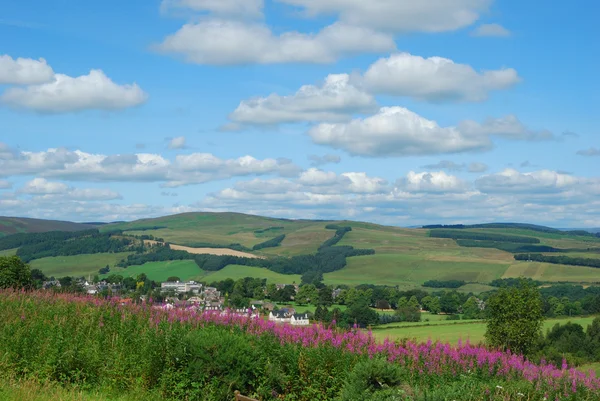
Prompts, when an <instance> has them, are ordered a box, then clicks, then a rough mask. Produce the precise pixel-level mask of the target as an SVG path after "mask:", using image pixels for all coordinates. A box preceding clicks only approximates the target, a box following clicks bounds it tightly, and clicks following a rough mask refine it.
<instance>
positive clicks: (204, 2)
mask: <svg viewBox="0 0 600 401" xmlns="http://www.w3.org/2000/svg"><path fill="white" fill-rule="evenodd" d="M263 7H264V0H163V1H162V3H161V8H162V9H163V10H166V9H170V8H183V9H189V10H193V11H203V12H210V13H213V14H217V15H224V16H239V17H245V18H256V17H260V16H262V10H263Z"/></svg>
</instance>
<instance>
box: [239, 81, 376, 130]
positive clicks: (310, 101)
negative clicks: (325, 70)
mask: <svg viewBox="0 0 600 401" xmlns="http://www.w3.org/2000/svg"><path fill="white" fill-rule="evenodd" d="M376 109H377V102H376V101H375V98H374V97H373V96H372V95H370V94H367V93H365V92H363V91H362V90H360V89H358V88H356V87H355V86H353V85H352V84H350V76H349V75H348V74H331V75H328V76H327V78H326V79H325V81H324V82H323V84H322V85H320V86H315V85H304V86H302V87H301V88H300V89H299V90H298V91H297V92H296V93H294V94H293V95H289V96H280V95H277V94H271V95H269V96H267V97H259V98H254V99H250V100H244V101H242V102H241V103H240V105H239V106H238V107H237V108H236V109H235V111H233V113H231V114H230V115H229V119H230V120H231V121H233V122H234V123H238V124H267V125H268V124H280V123H293V122H302V121H309V122H310V121H318V122H321V121H334V122H335V121H345V120H348V119H349V118H350V116H351V114H353V113H359V112H372V111H374V110H376Z"/></svg>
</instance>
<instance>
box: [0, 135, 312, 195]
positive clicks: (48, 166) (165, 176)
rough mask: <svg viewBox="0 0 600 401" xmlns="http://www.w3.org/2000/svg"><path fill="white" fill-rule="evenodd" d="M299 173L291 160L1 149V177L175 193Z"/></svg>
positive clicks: (203, 154) (209, 155) (194, 154)
mask: <svg viewBox="0 0 600 401" xmlns="http://www.w3.org/2000/svg"><path fill="white" fill-rule="evenodd" d="M299 171H300V169H299V167H298V166H296V165H295V164H293V163H292V162H291V161H290V160H287V159H263V160H259V159H256V158H254V157H252V156H243V157H239V158H237V159H221V158H219V157H217V156H214V155H212V154H210V153H192V154H189V155H178V156H176V157H175V159H174V160H172V161H171V160H169V159H166V158H164V157H163V156H161V155H158V154H151V153H138V154H125V155H103V154H92V153H86V152H83V151H80V150H76V151H69V150H66V149H48V150H47V151H42V152H22V151H21V152H19V151H15V150H12V149H10V148H8V147H7V146H5V145H4V146H2V144H0V176H13V175H37V176H39V177H43V178H57V179H62V180H70V181H96V182H102V181H104V182H107V181H110V182H158V183H162V185H164V186H168V187H176V186H181V185H189V184H198V183H204V182H209V181H216V180H223V179H228V178H232V177H237V176H248V175H257V176H258V175H269V174H278V175H282V176H294V175H297V174H298V173H299Z"/></svg>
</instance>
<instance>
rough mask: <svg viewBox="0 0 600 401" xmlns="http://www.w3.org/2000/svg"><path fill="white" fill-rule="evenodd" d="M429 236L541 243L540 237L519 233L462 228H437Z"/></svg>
mask: <svg viewBox="0 0 600 401" xmlns="http://www.w3.org/2000/svg"><path fill="white" fill-rule="evenodd" d="M429 236H430V237H433V238H451V239H455V240H457V239H468V240H479V241H498V242H515V243H522V244H539V243H540V240H539V238H534V237H522V236H518V235H507V234H492V233H476V232H470V231H461V230H446V229H435V230H430V231H429Z"/></svg>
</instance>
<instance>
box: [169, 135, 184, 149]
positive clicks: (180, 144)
mask: <svg viewBox="0 0 600 401" xmlns="http://www.w3.org/2000/svg"><path fill="white" fill-rule="evenodd" d="M185 147H186V145H185V137H184V136H178V137H175V138H172V139H171V140H170V141H169V149H185Z"/></svg>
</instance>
